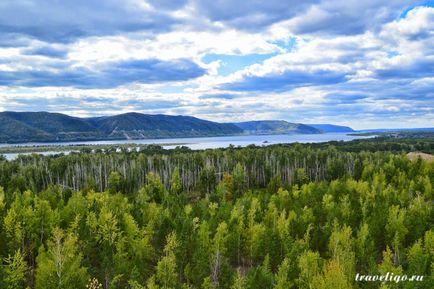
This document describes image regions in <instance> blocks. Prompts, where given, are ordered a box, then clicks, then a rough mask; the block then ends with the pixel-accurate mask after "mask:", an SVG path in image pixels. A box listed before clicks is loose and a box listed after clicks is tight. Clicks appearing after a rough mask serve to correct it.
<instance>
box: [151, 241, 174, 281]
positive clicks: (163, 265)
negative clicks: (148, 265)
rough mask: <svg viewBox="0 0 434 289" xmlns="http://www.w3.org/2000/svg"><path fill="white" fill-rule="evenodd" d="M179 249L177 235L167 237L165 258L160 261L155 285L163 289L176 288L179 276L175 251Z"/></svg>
mask: <svg viewBox="0 0 434 289" xmlns="http://www.w3.org/2000/svg"><path fill="white" fill-rule="evenodd" d="M177 247H178V241H177V239H176V234H175V233H171V234H169V235H168V236H167V239H166V246H165V247H164V256H163V257H162V258H161V259H160V261H158V264H157V268H156V269H157V272H156V273H155V283H156V284H157V285H159V286H160V288H162V289H172V288H176V287H177V284H178V274H177V272H176V257H175V250H176V248H177Z"/></svg>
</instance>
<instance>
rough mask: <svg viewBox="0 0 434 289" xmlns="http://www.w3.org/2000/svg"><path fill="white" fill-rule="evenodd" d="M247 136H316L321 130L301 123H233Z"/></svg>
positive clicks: (269, 121) (262, 121)
mask: <svg viewBox="0 0 434 289" xmlns="http://www.w3.org/2000/svg"><path fill="white" fill-rule="evenodd" d="M233 124H234V125H236V126H237V127H239V128H240V129H242V130H243V131H244V133H247V134H288V133H301V134H314V133H321V131H320V130H318V129H316V128H314V127H311V126H308V125H305V124H301V123H291V122H287V121H284V120H258V121H246V122H236V123H233Z"/></svg>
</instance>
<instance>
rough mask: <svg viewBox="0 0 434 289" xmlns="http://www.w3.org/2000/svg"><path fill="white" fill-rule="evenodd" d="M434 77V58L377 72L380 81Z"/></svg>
mask: <svg viewBox="0 0 434 289" xmlns="http://www.w3.org/2000/svg"><path fill="white" fill-rule="evenodd" d="M433 75H434V57H432V56H429V57H428V56H427V57H425V58H423V59H417V60H413V61H411V62H409V63H399V65H391V66H387V67H384V68H381V69H377V70H376V71H375V77H376V78H378V79H389V78H421V77H432V76H433Z"/></svg>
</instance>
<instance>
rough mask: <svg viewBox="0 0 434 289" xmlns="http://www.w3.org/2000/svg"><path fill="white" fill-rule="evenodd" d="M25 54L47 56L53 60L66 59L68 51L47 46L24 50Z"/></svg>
mask: <svg viewBox="0 0 434 289" xmlns="http://www.w3.org/2000/svg"><path fill="white" fill-rule="evenodd" d="M23 54H24V55H36V56H45V57H51V58H66V56H67V54H68V51H67V50H66V49H61V48H56V47H53V46H48V45H47V46H41V47H34V48H33V47H32V48H28V49H24V51H23Z"/></svg>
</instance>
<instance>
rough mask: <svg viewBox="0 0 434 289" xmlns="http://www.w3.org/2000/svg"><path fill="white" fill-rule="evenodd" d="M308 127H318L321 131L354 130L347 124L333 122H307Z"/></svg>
mask: <svg viewBox="0 0 434 289" xmlns="http://www.w3.org/2000/svg"><path fill="white" fill-rule="evenodd" d="M308 125H309V126H310V127H314V128H316V129H319V130H320V131H322V132H354V130H353V129H352V128H351V127H349V126H342V125H335V124H308Z"/></svg>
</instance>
